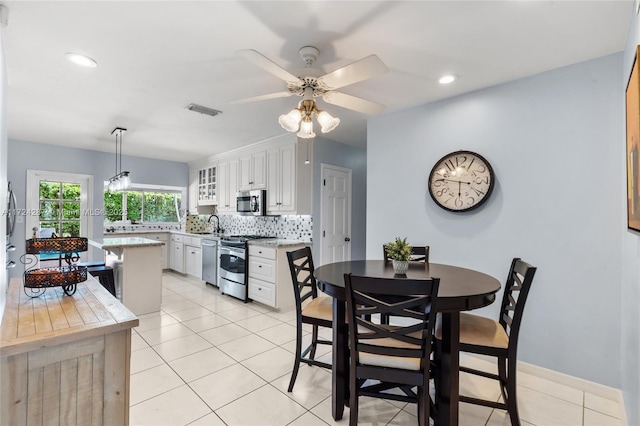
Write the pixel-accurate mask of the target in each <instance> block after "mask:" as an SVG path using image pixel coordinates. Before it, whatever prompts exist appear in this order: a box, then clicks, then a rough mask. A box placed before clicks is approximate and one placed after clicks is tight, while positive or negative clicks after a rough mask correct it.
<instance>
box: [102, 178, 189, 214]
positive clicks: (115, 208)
mask: <svg viewBox="0 0 640 426" xmlns="http://www.w3.org/2000/svg"><path fill="white" fill-rule="evenodd" d="M185 191H186V189H185V188H177V187H173V188H171V189H167V188H166V187H158V186H154V185H144V187H143V186H142V185H136V186H134V187H133V188H132V189H130V190H128V191H121V192H109V191H107V190H106V189H105V191H104V208H105V222H121V221H125V220H130V221H132V223H133V222H146V223H150V222H163V223H166V222H180V209H181V206H182V204H181V203H182V196H183V194H184V192H185Z"/></svg>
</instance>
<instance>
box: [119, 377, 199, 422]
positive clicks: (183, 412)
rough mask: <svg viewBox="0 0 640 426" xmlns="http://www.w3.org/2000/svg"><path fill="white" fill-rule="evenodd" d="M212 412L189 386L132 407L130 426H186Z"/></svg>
mask: <svg viewBox="0 0 640 426" xmlns="http://www.w3.org/2000/svg"><path fill="white" fill-rule="evenodd" d="M208 413H211V410H210V409H209V407H207V405H206V404H205V403H204V402H202V400H201V399H200V398H199V397H198V395H196V394H195V392H193V391H192V390H191V389H189V387H188V386H186V385H185V386H180V387H178V388H176V389H173V390H170V391H168V392H166V393H163V394H161V395H158V396H156V397H154V398H151V399H148V400H146V401H144V402H141V403H139V404H137V405H134V406H133V407H131V410H130V424H131V425H132V426H136V425H140V426H143V425H145V426H146V425H148V426H160V425H167V426H169V425H171V426H175V425H186V424H188V423H190V422H192V421H194V420H196V419H198V418H200V417H202V416H205V415H207V414H208Z"/></svg>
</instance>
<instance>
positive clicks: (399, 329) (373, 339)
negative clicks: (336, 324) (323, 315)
mask: <svg viewBox="0 0 640 426" xmlns="http://www.w3.org/2000/svg"><path fill="white" fill-rule="evenodd" d="M439 283H440V280H439V279H438V278H431V279H429V280H412V279H395V278H371V277H361V276H355V275H351V274H347V275H345V287H346V290H347V318H348V321H349V339H350V344H351V348H355V349H356V350H354V351H352V355H351V356H355V357H358V358H357V359H356V362H359V361H358V359H359V354H360V353H371V354H377V355H386V356H394V357H403V358H404V357H409V358H419V359H421V362H422V364H423V365H425V363H427V362H429V356H430V354H431V340H432V339H431V336H432V334H433V327H434V323H435V314H436V309H434V306H435V304H436V295H437V293H438V286H439ZM429 306H431V308H429ZM374 314H381V315H393V317H394V318H397V317H403V318H405V319H406V320H404V321H401V323H402V324H403V325H386V324H378V323H374V322H373V321H372V320H371V317H370V315H374ZM405 324H406V325H405Z"/></svg>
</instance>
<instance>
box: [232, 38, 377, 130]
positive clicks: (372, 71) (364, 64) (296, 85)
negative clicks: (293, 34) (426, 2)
mask: <svg viewBox="0 0 640 426" xmlns="http://www.w3.org/2000/svg"><path fill="white" fill-rule="evenodd" d="M238 53H239V54H240V55H242V56H243V57H245V58H246V59H247V60H249V61H251V62H253V63H254V64H256V65H258V66H259V67H261V68H262V69H264V70H265V71H267V72H269V73H271V74H273V75H274V76H276V77H278V78H280V79H281V80H284V81H285V82H286V83H287V90H284V91H281V92H276V93H270V94H267V95H260V96H254V97H251V98H246V99H241V100H237V101H233V102H232V103H247V102H254V101H264V100H268V99H276V98H284V97H288V96H292V95H297V96H302V97H303V99H302V101H300V103H299V104H298V107H297V108H294V109H293V110H291V111H290V112H289V113H288V114H285V115H281V116H280V118H279V120H278V121H279V123H280V125H281V126H282V127H283V128H284V129H285V130H287V131H290V132H296V131H298V129H300V132H298V136H300V137H302V138H312V137H314V136H315V133H313V124H312V122H311V116H312V114H315V115H316V117H317V119H318V122H319V123H320V125H321V126H322V132H323V133H328V132H330V131H331V130H333V129H335V128H336V126H337V125H338V124H339V123H340V119H338V118H334V117H332V116H331V115H330V114H329V113H327V112H326V111H322V110H320V109H318V107H317V105H316V103H315V98H317V97H321V98H322V99H323V100H324V101H325V102H327V103H329V104H332V105H337V106H340V107H343V108H348V109H352V110H354V111H358V112H362V113H364V114H369V115H374V114H379V113H380V112H382V111H384V109H385V106H384V105H381V104H378V103H376V102H372V101H369V100H367V99H362V98H359V97H356V96H352V95H347V94H346V93H342V92H338V91H336V89H340V88H341V87H345V86H348V85H350V84H354V83H358V82H361V81H364V80H368V79H370V78H373V77H376V76H378V75H381V74H384V73H386V72H387V71H388V68H387V67H386V65H385V64H384V63H383V62H382V61H381V60H380V58H378V56H376V55H369V56H367V57H366V58H363V59H360V60H359V61H356V62H353V63H351V64H349V65H346V66H344V67H342V68H338V69H337V70H335V71H332V72H330V73H327V74H324V75H323V74H322V71H320V70H317V69H314V68H312V67H311V66H312V65H313V63H314V62H315V60H316V59H317V58H318V54H319V53H320V51H319V50H318V49H317V48H315V47H313V46H305V47H303V48H301V49H300V57H301V58H302V60H303V61H304V62H305V64H306V66H305V68H304V70H302V71H301V74H303V75H301V76H299V77H298V76H296V75H294V74H292V73H290V72H289V71H287V70H285V69H284V68H282V67H281V66H279V65H278V64H276V63H275V62H273V61H272V60H270V59H268V58H267V57H265V56H264V55H262V54H261V53H259V52H257V51H256V50H253V49H246V50H240V51H239V52H238Z"/></svg>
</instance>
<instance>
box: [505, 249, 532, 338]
mask: <svg viewBox="0 0 640 426" xmlns="http://www.w3.org/2000/svg"><path fill="white" fill-rule="evenodd" d="M535 273H536V267H534V266H531V265H530V264H528V263H527V262H524V261H522V260H521V259H520V258H514V259H513V261H512V262H511V268H510V269H509V275H508V276H507V282H506V284H505V286H504V295H503V296H502V306H501V310H500V312H501V314H500V325H502V327H503V328H504V330H505V331H506V332H507V335H508V336H509V345H510V346H513V345H517V344H518V334H519V332H520V324H521V322H522V315H523V312H524V305H525V302H526V301H527V296H528V295H529V290H530V289H531V282H532V281H533V276H534V275H535Z"/></svg>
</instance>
